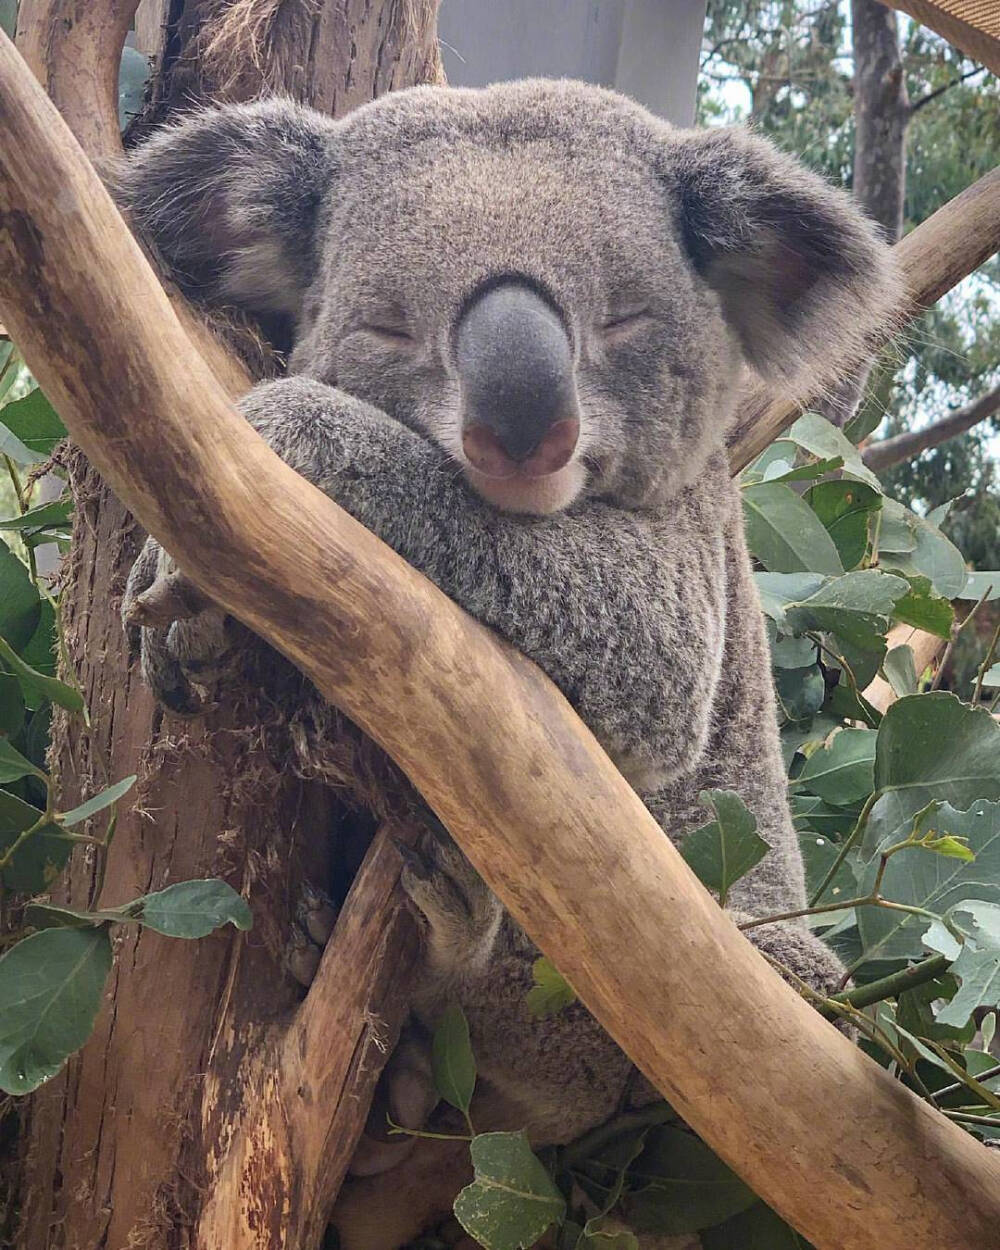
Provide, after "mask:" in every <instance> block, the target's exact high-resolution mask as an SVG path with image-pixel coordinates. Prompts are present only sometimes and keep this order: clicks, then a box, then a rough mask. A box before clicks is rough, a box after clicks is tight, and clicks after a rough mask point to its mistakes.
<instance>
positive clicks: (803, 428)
mask: <svg viewBox="0 0 1000 1250" xmlns="http://www.w3.org/2000/svg"><path fill="white" fill-rule="evenodd" d="M785 438H790V439H791V440H792V442H794V443H797V444H798V446H799V447H802V448H804V449H805V450H806V451H808V452H812V454H813V455H814V456H840V457H841V459H842V460H843V462H844V472H845V474H847V475H848V476H850V477H855V478H857V479H858V480H859V481H861V482H864V483H866V485H868V486H870V487H872V489H873V490H876V491H878V492H879V493H880V494H881V491H882V486H881V483H880V482H879V480H878V478H877V477H876V476H875V474H874V473H873V472H872V471H871V469H869V468H868V466H867V465H866V464H865V463H864V461H863V460H862V459H861V454H860V452H859V451H858V449H857V448H856V447H855V446H854V444H853V443H852V442H851V441H850V439H848V438H846V437H845V435H844V434H843V432H842V431H841V430H838V429H837V427H836V426H835V425H833V424H832V423H831V422H829V421H827V420H826V418H825V417H821V416H820V415H819V414H818V413H815V412H804V413H803V414H802V416H801V417H799V419H798V420H797V421H796V422H795V424H794V425H793V426H792V428H791V429H790V430H789V431H788V432H787V433H786V434H785Z"/></svg>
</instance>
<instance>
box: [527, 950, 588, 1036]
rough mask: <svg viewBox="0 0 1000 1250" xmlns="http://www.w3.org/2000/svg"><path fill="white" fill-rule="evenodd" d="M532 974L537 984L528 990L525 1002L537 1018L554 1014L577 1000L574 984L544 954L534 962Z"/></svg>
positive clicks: (540, 1018)
mask: <svg viewBox="0 0 1000 1250" xmlns="http://www.w3.org/2000/svg"><path fill="white" fill-rule="evenodd" d="M531 975H532V979H533V980H534V982H535V984H534V985H533V986H532V987H531V989H530V990H528V993H527V995H526V996H525V1003H526V1004H527V1007H528V1010H529V1011H530V1012H531V1014H532V1015H533V1016H535V1017H536V1018H537V1019H539V1020H544V1019H545V1018H546V1017H547V1016H554V1015H556V1014H557V1013H558V1012H560V1011H562V1010H563V1008H564V1007H569V1006H570V1004H571V1003H575V1002H576V991H575V990H574V989H573V987H572V985H570V983H569V982H568V981H567V980H566V978H565V977H564V976H563V974H562V973H561V972H560V971H559V969H558V968H557V967H556V966H555V964H553V963H552V961H551V960H549V959H546V957H545V956H544V955H542V956H541V957H540V958H538V959H536V960H535V962H534V963H533V964H532V966H531Z"/></svg>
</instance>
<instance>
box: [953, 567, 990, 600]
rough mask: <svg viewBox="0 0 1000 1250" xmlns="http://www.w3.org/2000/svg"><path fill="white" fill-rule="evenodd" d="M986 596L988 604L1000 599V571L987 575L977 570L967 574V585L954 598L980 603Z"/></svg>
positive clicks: (987, 573)
mask: <svg viewBox="0 0 1000 1250" xmlns="http://www.w3.org/2000/svg"><path fill="white" fill-rule="evenodd" d="M984 595H985V596H986V602H987V603H992V602H993V600H994V599H1000V570H993V571H992V572H985V573H984V572H982V571H981V570H976V571H975V572H973V573H967V574H966V579H965V585H964V586H963V587H962V589H961V592H960V593H959V594H957V595H955V596H954V598H956V599H969V600H971V601H972V602H973V603H978V602H979V600H980V599H982V597H983V596H984Z"/></svg>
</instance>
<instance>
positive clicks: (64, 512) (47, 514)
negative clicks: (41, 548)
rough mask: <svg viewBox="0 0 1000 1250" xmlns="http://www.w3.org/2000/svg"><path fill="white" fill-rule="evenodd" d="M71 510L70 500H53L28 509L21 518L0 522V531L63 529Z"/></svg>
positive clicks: (10, 518) (11, 518)
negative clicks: (56, 527)
mask: <svg viewBox="0 0 1000 1250" xmlns="http://www.w3.org/2000/svg"><path fill="white" fill-rule="evenodd" d="M72 509H73V502H72V500H70V499H53V500H52V501H51V503H43V504H40V505H39V506H38V507H37V508H29V509H28V511H27V512H25V513H24V514H23V515H21V516H15V517H8V518H7V520H5V521H0V530H34V529H39V530H41V529H48V528H51V527H52V526H59V527H64V526H65V525H66V524H67V523H68V521H69V518H70V514H71V512H72Z"/></svg>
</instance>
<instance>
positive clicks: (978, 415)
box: [861, 386, 1000, 472]
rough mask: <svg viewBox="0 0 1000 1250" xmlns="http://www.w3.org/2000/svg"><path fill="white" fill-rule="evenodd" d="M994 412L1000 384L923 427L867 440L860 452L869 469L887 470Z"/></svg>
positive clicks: (999, 409)
mask: <svg viewBox="0 0 1000 1250" xmlns="http://www.w3.org/2000/svg"><path fill="white" fill-rule="evenodd" d="M996 412H1000V386H998V387H996V388H995V389H994V390H992V391H987V392H986V394H985V395H980V397H979V398H978V399H974V400H973V401H972V403H971V404H966V405H965V407H964V408H959V409H957V410H956V411H955V412H952V413H949V415H948V416H947V417H942V418H941V420H940V421H935V422H934V423H933V424H931V425H928V426H925V427H924V428H923V429H922V430H908V431H907V432H906V433H905V434H897V435H896V436H895V437H894V438H883V439H881V440H880V441H879V442H877V443H869V444H868V446H867V447H865V448H864V449H863V451H862V452H861V458H862V460H864V462H865V464H866V465H867V466H868V467H869V469H874V470H875V471H876V472H878V471H879V470H881V469H890V468H892V466H893V465H894V464H902V463H903V461H904V460H912V459H913V458H914V456H919V455H920V453H921V452H922V451H930V450H931V448H933V447H940V446H941V444H942V443H947V442H948V440H949V439H952V438H957V437H958V436H959V434H964V433H965V432H966V430H971V429H972V428H973V426H976V425H978V424H979V423H980V422H981V421H986V420H987V419H988V418H989V417H992V416H993V414H994V413H996Z"/></svg>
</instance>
